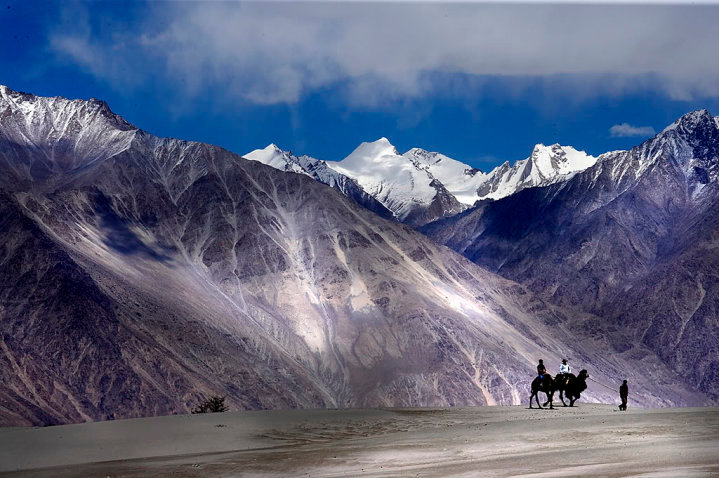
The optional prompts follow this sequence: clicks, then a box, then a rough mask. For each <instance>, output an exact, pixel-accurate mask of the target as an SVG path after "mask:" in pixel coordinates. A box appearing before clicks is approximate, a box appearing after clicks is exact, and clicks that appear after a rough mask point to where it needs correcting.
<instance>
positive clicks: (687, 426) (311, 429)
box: [0, 403, 719, 478]
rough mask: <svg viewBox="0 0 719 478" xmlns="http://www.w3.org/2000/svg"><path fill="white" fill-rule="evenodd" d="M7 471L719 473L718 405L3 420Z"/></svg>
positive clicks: (3, 469)
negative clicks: (18, 424)
mask: <svg viewBox="0 0 719 478" xmlns="http://www.w3.org/2000/svg"><path fill="white" fill-rule="evenodd" d="M0 476H23V477H25V476H33V477H85V476H88V477H101V478H105V477H108V476H109V477H112V478H117V477H139V476H150V477H156V476H157V477H159V476H172V477H199V476H212V477H228V476H248V477H251V476H311V477H334V476H352V477H355V476H402V477H410V476H411V477H417V476H433V477H434V476H467V477H470V476H472V477H474V476H532V477H544V476H547V477H566V476H608V477H620V476H641V477H669V476H671V477H675V476H676V477H698V476H719V409H718V408H683V409H679V408H677V409H655V410H643V409H631V408H630V409H629V411H627V412H619V411H617V410H616V407H612V406H609V405H595V404H586V403H580V404H578V406H577V407H575V408H559V409H556V410H536V409H535V410H529V409H527V408H525V407H519V406H518V407H485V408H452V409H384V410H309V411H307V410H304V411H298V410H293V411H272V412H267V411H261V412H238V413H222V414H208V415H184V416H171V417H157V418H146V419H136V420H121V421H114V422H99V423H87V424H81V425H67V426H56V427H46V428H3V429H0Z"/></svg>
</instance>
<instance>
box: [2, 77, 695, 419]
mask: <svg viewBox="0 0 719 478" xmlns="http://www.w3.org/2000/svg"><path fill="white" fill-rule="evenodd" d="M603 320H604V319H603V318H602V319H600V318H598V317H597V316H595V315H592V313H590V312H582V313H575V312H568V310H567V309H565V308H563V306H558V305H554V304H552V303H549V302H547V301H545V300H543V299H541V298H539V297H538V296H537V295H536V294H535V293H534V292H532V291H531V290H530V289H528V288H527V287H525V286H523V285H520V284H518V283H516V282H512V281H510V280H507V279H504V278H501V277H499V276H498V275H495V274H494V273H492V272H489V271H488V270H487V269H485V268H482V267H480V266H478V265H476V264H474V263H472V262H470V261H469V260H467V259H466V258H464V257H463V256H461V255H460V254H458V253H456V252H454V251H452V250H450V249H449V248H446V247H444V246H441V245H438V244H437V243H435V242H434V241H432V240H431V239H429V238H427V237H426V236H424V235H422V234H420V233H418V232H416V231H414V230H412V229H411V228H409V227H407V226H406V225H403V224H400V223H398V222H396V221H390V220H386V219H383V218H382V217H381V216H380V215H378V214H375V213H374V212H372V211H370V210H368V209H366V208H365V207H362V206H360V205H358V204H357V203H356V202H355V201H353V200H352V199H350V198H348V197H347V196H345V195H344V194H342V193H341V192H339V191H337V190H335V189H332V188H331V187H327V186H326V185H324V184H320V183H319V182H317V181H315V180H314V179H312V178H310V177H308V176H307V175H305V174H294V173H288V172H283V171H278V170H277V169H275V168H272V167H269V166H265V165H263V164H260V163H258V162H257V161H249V160H245V159H243V158H241V157H239V156H237V155H235V154H232V153H230V152H228V151H226V150H223V149H221V148H218V147H215V146H210V145H206V144H201V143H194V142H187V141H180V140H175V139H166V138H158V137H155V136H152V135H151V134H148V133H146V132H144V131H141V130H138V129H137V128H135V127H134V126H132V125H130V124H128V123H127V122H125V121H124V120H123V119H122V118H120V117H119V116H117V115H115V114H113V113H112V112H111V111H110V109H109V108H108V106H107V105H106V104H105V103H103V102H101V101H96V100H90V101H83V100H72V101H71V100H67V99H64V98H41V97H36V96H33V95H29V94H21V93H17V92H14V91H12V90H10V89H8V88H6V87H0V424H2V425H22V424H49V423H68V422H79V421H87V420H102V419H110V418H126V417H137V416H149V415H159V414H169V413H189V412H190V410H191V409H192V408H193V407H194V406H195V405H196V404H197V403H199V402H200V401H201V399H202V398H203V397H208V396H223V397H226V402H225V403H226V404H227V405H228V406H229V408H230V409H231V410H239V409H259V408H288V407H368V406H416V405H428V406H438V405H441V406H445V405H483V404H514V403H519V402H520V401H523V400H525V398H526V397H528V384H529V382H530V380H531V378H532V376H533V375H534V373H533V369H534V363H535V362H536V359H537V358H539V357H543V358H544V359H545V362H546V363H547V364H551V363H554V362H556V363H559V360H560V358H562V357H564V356H569V357H571V358H572V359H573V360H574V361H575V362H581V364H582V366H583V368H587V369H589V370H591V371H592V377H596V378H597V379H598V380H603V381H611V380H613V379H616V378H618V377H623V378H629V379H630V381H631V382H632V383H633V384H634V387H633V394H634V396H635V397H636V398H637V399H638V400H639V401H640V402H641V403H643V404H646V405H671V404H689V403H692V404H694V403H707V400H708V398H707V396H706V395H705V394H702V393H698V392H696V391H695V390H694V389H692V387H690V386H687V385H686V384H685V382H684V377H682V376H678V375H677V374H676V373H675V372H674V371H672V369H671V368H669V367H668V366H667V365H666V362H665V361H663V360H662V359H661V358H660V357H659V355H657V353H656V351H655V350H654V349H652V348H651V347H649V346H647V345H646V344H644V342H637V343H635V344H634V345H633V349H632V351H633V352H632V353H633V354H634V355H633V356H629V355H626V354H613V353H607V351H610V350H613V348H612V347H614V344H613V342H611V340H613V336H604V335H602V334H596V333H594V327H595V324H597V323H599V324H602V323H603ZM685 335H686V332H685ZM650 345H651V344H650ZM588 398H589V399H594V400H603V401H609V400H614V397H613V394H612V393H611V392H609V391H604V390H602V389H597V390H591V387H590V390H589V394H588Z"/></svg>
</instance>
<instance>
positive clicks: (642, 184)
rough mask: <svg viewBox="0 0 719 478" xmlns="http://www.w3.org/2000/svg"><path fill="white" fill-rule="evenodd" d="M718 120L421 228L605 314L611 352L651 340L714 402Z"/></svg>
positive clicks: (696, 115) (693, 122) (718, 350)
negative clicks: (570, 175)
mask: <svg viewBox="0 0 719 478" xmlns="http://www.w3.org/2000/svg"><path fill="white" fill-rule="evenodd" d="M718 180H719V126H717V122H716V119H715V118H712V116H711V115H710V114H709V113H708V112H707V111H706V110H699V111H695V112H692V113H689V114H687V115H684V116H683V117H681V118H680V119H678V120H677V121H676V122H674V123H673V124H672V125H670V126H668V127H667V128H666V129H665V130H664V131H662V132H661V133H660V134H658V135H657V136H656V137H654V138H652V139H650V140H648V141H646V142H645V143H643V144H641V145H640V146H637V147H635V148H633V149H631V150H629V151H617V152H611V153H607V154H604V155H601V156H600V157H599V158H598V160H597V163H596V165H595V166H593V167H591V168H589V169H587V170H585V171H583V172H579V173H577V174H576V175H575V176H573V177H572V178H571V179H570V180H568V181H566V182H563V183H559V184H555V185H552V186H549V187H544V188H534V189H526V190H524V191H521V192H519V193H517V194H515V195H513V196H510V197H508V198H505V199H502V200H499V201H496V202H492V203H482V204H480V205H478V206H477V207H476V208H475V209H473V210H470V211H467V212H465V213H463V214H462V215H459V216H456V217H454V218H451V219H447V220H445V221H442V222H436V223H434V224H431V225H428V226H427V227H426V228H425V229H424V231H425V232H426V233H427V234H428V235H430V236H431V237H433V238H435V239H437V240H438V241H440V242H442V243H444V244H447V245H449V246H450V247H452V248H453V249H455V250H456V251H458V252H460V253H462V254H464V255H465V256H466V257H468V258H470V259H471V260H472V261H474V262H475V263H477V264H479V265H482V266H484V267H487V268H488V269H490V270H492V271H494V272H497V273H499V274H500V275H502V276H504V277H506V278H509V279H511V280H515V281H518V282H520V283H522V284H524V285H526V286H527V287H528V288H529V289H531V290H532V291H533V292H535V293H537V294H539V296H540V297H542V298H544V299H546V300H548V301H550V302H552V303H555V304H557V305H561V306H563V307H571V308H575V309H578V310H581V311H584V312H589V313H592V314H596V315H597V316H600V317H602V323H601V324H600V325H598V327H597V332H598V333H602V334H606V336H607V337H608V338H609V340H610V342H611V344H612V353H617V354H620V355H621V356H624V357H627V358H631V359H632V360H634V359H636V360H641V359H642V357H643V356H644V353H643V352H638V351H637V350H638V349H639V348H642V347H648V348H650V349H651V350H653V351H654V352H656V353H657V354H658V355H659V356H660V357H661V358H662V360H663V361H664V363H666V364H667V365H668V366H670V367H671V368H672V370H673V372H672V373H673V374H676V375H677V376H679V377H682V378H683V379H684V380H685V381H686V384H687V386H688V387H690V388H696V389H698V390H701V391H703V392H706V393H708V394H709V395H711V396H712V397H713V399H714V400H715V401H717V400H719V336H718V335H717V330H719V323H718V322H717V304H718V303H719V286H718V285H717V284H719V253H718V252H717V248H716V244H717V238H719V219H718V218H717V217H718V216H717V213H716V211H717V207H718V206H719V193H718V189H719V188H718V184H717V181H718Z"/></svg>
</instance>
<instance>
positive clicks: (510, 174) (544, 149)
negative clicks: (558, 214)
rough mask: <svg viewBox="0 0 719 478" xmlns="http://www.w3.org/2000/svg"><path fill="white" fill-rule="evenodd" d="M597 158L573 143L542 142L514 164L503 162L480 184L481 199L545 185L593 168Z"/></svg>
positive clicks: (478, 192) (496, 197) (493, 197)
mask: <svg viewBox="0 0 719 478" xmlns="http://www.w3.org/2000/svg"><path fill="white" fill-rule="evenodd" d="M596 162H597V158H595V157H594V156H591V155H589V154H587V153H585V152H584V151H578V150H576V149H574V148H573V147H571V146H561V145H559V144H552V145H549V146H546V145H544V144H542V143H539V144H537V145H535V146H534V148H533V149H532V154H531V155H530V156H529V157H528V158H527V159H524V160H521V161H517V162H516V163H515V164H514V166H511V167H510V165H509V163H508V162H507V163H504V164H502V165H501V166H498V167H497V168H495V169H494V170H493V171H492V172H490V173H489V174H488V175H487V180H486V181H485V182H484V183H483V184H482V185H481V186H480V187H479V189H478V191H477V194H478V196H479V198H481V199H500V198H503V197H506V196H509V195H512V194H514V193H516V192H518V191H521V190H522V189H525V188H530V187H537V186H546V185H549V184H552V183H555V182H558V181H563V180H565V179H567V178H569V177H570V176H571V175H573V174H575V173H577V172H579V171H583V170H585V169H587V168H590V167H592V166H593V165H594V164H595V163H596Z"/></svg>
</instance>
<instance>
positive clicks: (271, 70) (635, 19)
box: [51, 2, 719, 107]
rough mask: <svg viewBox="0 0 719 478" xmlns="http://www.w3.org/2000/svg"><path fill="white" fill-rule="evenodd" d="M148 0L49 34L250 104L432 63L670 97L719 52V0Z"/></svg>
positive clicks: (134, 73) (383, 96)
mask: <svg viewBox="0 0 719 478" xmlns="http://www.w3.org/2000/svg"><path fill="white" fill-rule="evenodd" d="M83 8H84V9H85V11H84V12H80V14H79V15H78V14H76V12H75V10H78V9H83ZM68 9H69V14H68V15H67V16H68V17H69V18H73V19H74V18H76V17H78V16H79V17H82V16H83V15H84V16H91V17H92V16H93V15H98V14H97V13H96V12H95V10H88V9H87V7H83V6H82V5H81V4H80V5H78V4H73V5H72V6H71V7H68ZM147 9H148V12H147V15H137V16H136V17H134V18H133V19H130V20H129V21H122V22H117V21H115V22H113V21H104V20H103V19H97V18H94V20H95V21H94V23H93V25H94V28H86V29H82V30H78V29H77V28H75V27H74V25H75V23H73V22H65V23H63V24H62V25H60V26H59V27H58V29H57V30H56V31H55V32H53V34H52V35H51V48H52V49H53V50H54V51H55V52H57V53H58V54H59V55H60V56H61V57H62V58H64V59H70V60H71V61H74V62H75V63H77V64H78V65H80V66H82V67H83V68H85V69H87V70H88V71H89V72H90V73H92V74H94V75H96V76H97V77H100V78H103V79H105V80H106V81H108V82H111V83H113V84H116V86H118V87H120V88H122V87H125V86H126V84H130V83H132V82H135V83H141V82H143V81H145V79H146V78H148V77H153V78H155V79H157V78H161V79H162V80H163V81H164V82H166V84H167V85H168V87H171V88H176V89H178V91H180V92H182V93H183V94H191V95H192V94H194V95H200V94H202V92H203V91H206V90H207V89H210V88H221V89H222V90H223V91H226V93H227V95H228V99H233V98H234V99H240V100H244V101H250V102H253V103H260V104H273V103H293V102H296V101H298V99H300V98H301V97H302V96H303V95H305V94H308V93H311V92H313V91H319V90H321V89H322V88H327V87H331V86H333V85H337V84H340V83H341V84H342V85H343V91H345V94H346V95H347V98H348V100H349V101H350V102H351V103H353V104H356V105H369V106H371V107H378V106H381V105H382V104H383V103H385V102H387V101H395V100H397V99H398V98H399V99H401V98H407V97H417V96H420V95H424V94H427V93H431V92H437V91H442V90H441V89H442V88H444V87H445V86H446V84H447V83H446V82H444V83H441V82H440V83H438V82H437V81H434V80H433V78H436V77H437V75H435V73H437V72H439V73H441V74H442V75H444V76H443V77H444V78H446V76H447V75H470V76H477V77H481V76H495V77H507V78H509V79H512V78H514V79H515V81H514V83H513V85H512V87H514V88H517V86H519V88H521V84H522V82H521V81H519V82H517V81H516V79H517V78H520V79H521V78H529V79H531V78H548V77H552V76H553V75H554V76H556V75H562V76H563V77H565V78H569V79H570V80H571V79H572V78H576V85H582V86H576V87H577V88H583V91H582V92H581V95H582V96H592V95H597V94H613V93H615V94H621V93H622V92H626V91H631V90H632V89H635V90H637V91H638V90H642V89H646V87H647V84H648V83H649V84H651V85H652V87H653V88H657V89H659V90H661V91H662V92H663V93H664V94H665V95H667V96H670V97H672V98H680V99H687V98H692V97H695V96H711V97H719V62H714V61H708V60H707V59H708V58H713V57H714V56H715V55H714V52H716V51H718V50H719V36H717V35H715V34H714V32H715V30H716V28H715V27H716V24H717V23H719V6H696V7H687V6H683V7H678V6H636V5H635V6H616V5H601V6H597V5H563V4H555V5H551V4H543V5H538V4H535V5H517V4H509V5H501V4H472V3H451V4H447V3H413V4H406V3H401V2H400V3H356V2H347V3H344V2H339V3H300V4H297V3H284V2H283V3H275V2H269V3H266V2H248V3H245V2H243V3H240V2H238V3H234V2H230V3H225V2H197V3H187V2H176V3H170V2H167V3H165V2H163V3H158V4H150V5H149V6H148V7H147ZM687 31H692V35H687V34H686V32H687ZM440 76H441V75H440ZM585 78H610V79H611V81H610V82H598V81H589V82H584V81H582V80H583V79H585ZM607 85H609V86H607ZM467 93H470V92H467V91H465V90H462V91H459V92H457V94H460V95H461V94H467ZM475 93H476V92H475Z"/></svg>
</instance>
